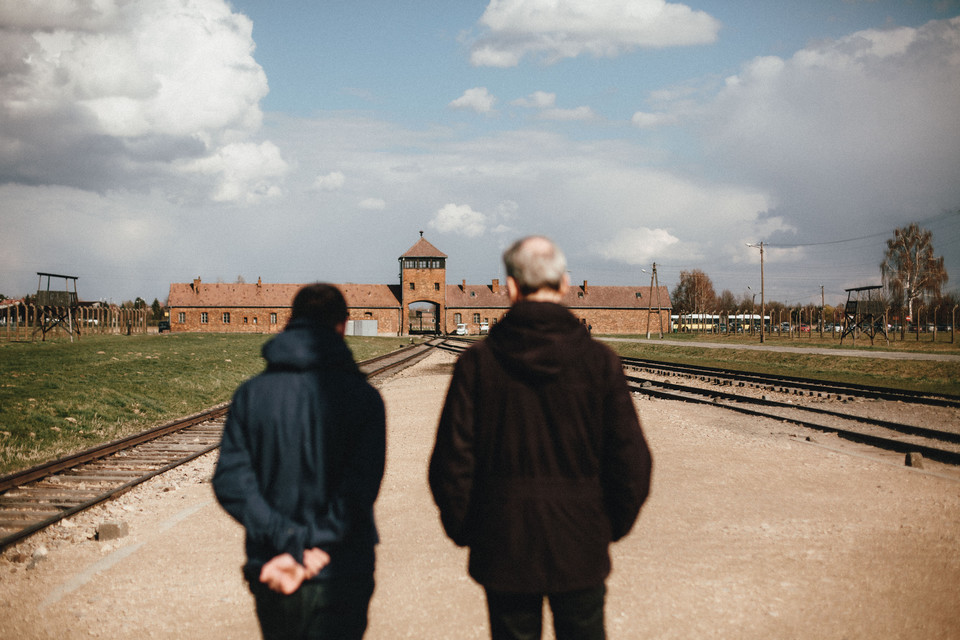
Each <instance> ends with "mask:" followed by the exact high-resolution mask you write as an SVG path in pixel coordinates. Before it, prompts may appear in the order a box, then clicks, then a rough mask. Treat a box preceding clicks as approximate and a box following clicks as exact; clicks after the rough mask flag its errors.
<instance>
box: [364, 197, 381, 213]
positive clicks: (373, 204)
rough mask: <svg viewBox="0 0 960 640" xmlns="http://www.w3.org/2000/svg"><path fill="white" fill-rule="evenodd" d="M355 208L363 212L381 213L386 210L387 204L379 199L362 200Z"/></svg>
mask: <svg viewBox="0 0 960 640" xmlns="http://www.w3.org/2000/svg"><path fill="white" fill-rule="evenodd" d="M357 206H359V207H360V208H361V209H363V210H364V211H383V210H384V209H386V208H387V203H386V201H384V200H381V199H380V198H364V199H363V200H361V201H360V203H359V204H358V205H357Z"/></svg>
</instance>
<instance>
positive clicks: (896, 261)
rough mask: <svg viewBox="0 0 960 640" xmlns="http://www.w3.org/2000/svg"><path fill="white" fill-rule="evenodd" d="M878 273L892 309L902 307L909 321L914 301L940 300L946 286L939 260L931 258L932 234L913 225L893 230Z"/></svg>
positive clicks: (942, 265) (941, 263) (932, 255)
mask: <svg viewBox="0 0 960 640" xmlns="http://www.w3.org/2000/svg"><path fill="white" fill-rule="evenodd" d="M880 273H881V275H882V276H883V283H884V286H886V288H887V292H888V294H889V296H890V300H891V302H892V303H893V307H894V308H896V309H901V308H903V307H904V306H906V308H907V313H908V315H909V316H911V317H912V316H913V305H914V301H917V300H922V299H923V298H924V296H925V295H926V294H930V295H931V296H932V297H934V298H938V297H940V290H941V288H942V287H943V285H944V284H946V282H947V270H946V267H944V263H943V257H942V256H941V257H939V258H937V257H935V256H934V254H933V234H932V233H931V232H930V231H928V230H926V229H922V228H921V227H920V226H919V225H918V224H917V223H911V224H909V225H908V226H906V227H901V228H899V229H897V230H896V231H894V232H893V237H892V238H890V239H889V240H887V252H886V254H885V255H884V258H883V262H881V263H880Z"/></svg>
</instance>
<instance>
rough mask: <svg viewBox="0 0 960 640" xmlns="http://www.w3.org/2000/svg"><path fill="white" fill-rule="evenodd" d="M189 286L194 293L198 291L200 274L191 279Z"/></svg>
mask: <svg viewBox="0 0 960 640" xmlns="http://www.w3.org/2000/svg"><path fill="white" fill-rule="evenodd" d="M190 288H191V289H193V292H194V293H200V276H197V277H196V278H194V279H193V284H191V285H190Z"/></svg>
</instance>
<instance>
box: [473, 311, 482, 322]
mask: <svg viewBox="0 0 960 640" xmlns="http://www.w3.org/2000/svg"><path fill="white" fill-rule="evenodd" d="M473 323H474V324H480V314H479V313H475V314H473Z"/></svg>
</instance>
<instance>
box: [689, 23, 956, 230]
mask: <svg viewBox="0 0 960 640" xmlns="http://www.w3.org/2000/svg"><path fill="white" fill-rule="evenodd" d="M957 113H960V18H954V19H951V20H943V21H935V22H930V23H927V24H926V25H923V26H922V27H919V28H916V29H913V28H900V29H893V30H889V31H879V30H870V31H861V32H858V33H854V34H851V35H849V36H847V37H844V38H841V39H839V40H833V41H823V42H819V43H817V44H815V45H811V46H809V47H808V48H807V49H804V50H801V51H798V52H797V53H796V54H794V55H793V56H792V57H790V58H787V59H782V58H778V57H772V56H771V57H762V58H756V59H754V60H752V61H750V62H749V63H747V64H745V65H744V66H743V68H742V70H741V71H740V73H739V74H737V75H736V76H733V77H730V78H728V79H727V81H726V83H725V84H724V86H723V88H722V89H721V90H720V92H719V93H718V95H717V96H716V98H715V99H714V100H713V101H711V102H709V103H706V104H702V105H701V107H700V111H699V118H700V119H699V123H700V125H701V127H702V128H701V131H702V135H703V139H704V140H705V141H706V143H707V150H708V153H709V154H710V157H711V158H713V159H716V160H719V159H722V162H723V164H724V166H725V167H726V168H727V171H729V172H735V173H736V174H738V175H740V176H743V177H744V179H747V180H751V181H753V182H755V183H763V184H766V185H769V188H770V189H771V190H772V191H773V192H775V193H777V195H778V197H779V199H780V200H781V202H783V203H784V210H782V211H781V212H780V214H781V215H782V216H785V218H786V219H787V220H788V222H789V223H790V224H791V225H793V226H795V227H797V228H803V227H804V226H806V225H807V224H808V222H807V221H808V220H810V219H811V217H815V218H817V219H819V220H821V221H822V224H823V225H826V226H827V227H828V228H832V229H834V231H836V230H839V229H841V228H847V229H855V228H856V225H857V224H859V223H863V222H868V221H872V220H875V219H876V218H877V216H878V215H880V214H885V215H898V216H899V215H903V214H904V213H908V214H910V215H912V216H917V217H924V216H929V215H932V214H936V213H937V212H939V211H942V210H945V209H950V208H954V207H955V206H956V203H957V201H958V200H960V173H958V167H960V127H957V126H956V122H957ZM851 235H855V234H851Z"/></svg>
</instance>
